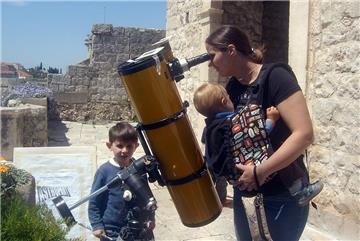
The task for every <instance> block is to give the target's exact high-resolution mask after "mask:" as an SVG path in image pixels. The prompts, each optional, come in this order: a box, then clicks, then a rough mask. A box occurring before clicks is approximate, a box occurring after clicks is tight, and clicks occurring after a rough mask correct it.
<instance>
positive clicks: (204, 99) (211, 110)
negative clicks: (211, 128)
mask: <svg viewBox="0 0 360 241" xmlns="http://www.w3.org/2000/svg"><path fill="white" fill-rule="evenodd" d="M227 95H228V93H227V92H226V90H225V88H224V87H223V86H222V85H220V84H212V83H205V84H202V85H200V87H199V88H197V89H196V91H195V93H194V99H193V101H194V106H195V109H196V110H197V111H198V112H199V113H200V114H202V115H204V116H206V117H209V116H212V115H214V114H215V113H217V112H219V111H220V110H221V107H222V106H223V104H222V102H221V101H222V98H226V97H227Z"/></svg>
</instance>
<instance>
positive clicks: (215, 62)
mask: <svg viewBox="0 0 360 241" xmlns="http://www.w3.org/2000/svg"><path fill="white" fill-rule="evenodd" d="M205 45H206V50H207V52H208V53H209V54H210V55H212V58H211V59H210V63H209V67H214V68H215V69H216V71H217V72H218V73H219V74H220V75H221V76H224V77H228V76H231V75H232V71H231V61H230V56H229V51H227V50H225V51H221V50H219V49H217V48H215V47H213V46H211V45H209V44H205Z"/></svg>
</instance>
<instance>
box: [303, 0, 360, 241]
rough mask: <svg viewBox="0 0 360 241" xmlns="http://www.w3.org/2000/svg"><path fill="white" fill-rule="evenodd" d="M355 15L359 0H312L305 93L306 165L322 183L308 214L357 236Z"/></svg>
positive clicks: (359, 72) (358, 48)
mask: <svg viewBox="0 0 360 241" xmlns="http://www.w3.org/2000/svg"><path fill="white" fill-rule="evenodd" d="M359 17H360V2H359V1H341V2H339V1H312V2H311V5H310V19H309V53H308V83H307V84H308V94H307V96H308V106H309V108H310V111H311V116H312V119H313V125H314V129H315V142H314V145H313V146H312V147H311V148H310V149H309V154H310V155H309V157H310V171H311V174H312V176H314V177H321V178H322V180H323V181H324V183H325V188H324V190H323V192H322V193H321V195H320V197H319V198H318V199H316V201H317V202H318V204H319V207H320V208H319V210H318V211H317V212H315V213H313V215H312V218H311V219H310V220H311V222H312V223H314V224H317V225H320V226H321V227H322V228H323V229H325V230H327V231H328V232H329V233H334V234H336V235H337V236H338V237H339V239H340V240H358V238H359V237H360V231H359V227H360V202H359V200H360V188H359V173H360V159H359V154H360V134H359V126H360V114H359V110H360V101H359V98H360V84H359V83H360V82H359V81H360V58H359V53H360V42H359V41H360V28H359V26H360V21H359ZM328 220H331V221H328Z"/></svg>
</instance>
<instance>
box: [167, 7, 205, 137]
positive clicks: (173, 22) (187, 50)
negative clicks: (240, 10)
mask: <svg viewBox="0 0 360 241" xmlns="http://www.w3.org/2000/svg"><path fill="white" fill-rule="evenodd" d="M206 4H207V3H206V1H202V0H194V1H183V0H176V1H168V2H167V17H166V19H167V21H166V37H167V38H169V42H170V45H171V48H172V51H173V54H174V57H176V58H179V59H180V58H189V57H194V56H196V55H199V54H202V53H205V52H206V49H205V44H204V41H205V39H204V38H203V36H202V34H201V33H202V22H201V21H202V18H203V16H202V9H203V8H204V5H206ZM202 65H206V63H205V64H202ZM184 76H185V78H184V79H182V80H181V81H180V82H178V83H177V87H178V90H179V93H180V96H181V98H182V100H183V101H185V100H187V101H188V102H189V104H190V106H189V108H188V112H187V114H188V116H189V118H190V120H192V121H191V124H192V126H193V129H194V131H195V135H196V137H197V138H199V136H201V129H202V126H203V121H202V120H203V117H202V116H201V115H200V114H198V113H197V112H196V110H195V108H194V106H193V104H192V99H193V93H194V91H195V89H196V88H197V87H199V86H200V85H201V84H203V83H205V82H207V81H208V80H207V79H202V78H201V77H200V76H201V75H200V68H199V66H195V67H193V68H191V71H190V72H186V73H185V74H184ZM193 120H201V121H193ZM198 140H199V139H198Z"/></svg>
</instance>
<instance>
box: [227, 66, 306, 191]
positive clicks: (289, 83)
mask: <svg viewBox="0 0 360 241" xmlns="http://www.w3.org/2000/svg"><path fill="white" fill-rule="evenodd" d="M268 68H271V64H265V65H263V66H262V68H261V71H260V73H259V76H258V78H257V79H256V80H255V81H254V82H253V83H252V84H251V85H243V84H241V83H240V82H239V81H238V80H237V79H236V78H235V77H231V78H230V79H229V81H228V83H227V85H226V90H227V92H228V94H229V96H230V99H231V101H232V102H233V104H234V107H235V109H240V108H242V107H243V106H245V105H246V104H247V103H249V99H250V98H251V97H252V95H253V92H257V91H259V88H263V92H260V93H262V96H261V97H260V98H258V100H259V102H261V103H257V104H259V105H262V107H263V109H264V111H265V112H266V109H267V108H268V107H270V106H275V107H276V106H277V105H278V104H280V103H281V102H282V101H283V100H285V99H287V98H288V97H290V96H291V95H292V94H294V93H295V92H297V91H300V90H301V89H300V86H299V85H298V83H297V80H296V77H295V76H294V74H292V73H291V72H289V70H290V68H289V69H286V68H284V67H280V66H276V67H274V68H273V69H272V70H271V72H270V73H269V74H268V76H267V79H266V80H264V79H261V78H264V77H263V76H264V75H265V74H264V73H266V71H267V70H268ZM290 134H291V132H290V130H289V128H288V127H287V125H286V124H285V123H284V121H283V120H282V118H281V117H280V118H279V120H278V121H277V122H276V124H275V127H274V129H273V130H272V132H271V134H270V142H271V145H272V148H273V150H274V151H276V150H277V149H278V148H279V147H280V146H281V144H282V143H283V142H284V141H285V140H286V139H287V138H288V136H289V135H290ZM304 170H305V172H304ZM278 173H279V175H276V176H275V177H274V178H273V179H272V180H271V181H269V182H267V183H266V184H264V185H263V189H264V194H269V195H271V194H277V193H281V192H284V191H286V190H287V188H288V187H289V186H291V184H292V182H293V181H294V180H296V179H298V178H299V177H302V176H303V175H304V173H306V169H305V166H304V164H303V161H302V156H300V157H299V158H298V159H297V160H296V161H295V162H293V163H292V164H290V165H289V166H288V167H286V168H284V169H282V170H280V171H279V172H278Z"/></svg>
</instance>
